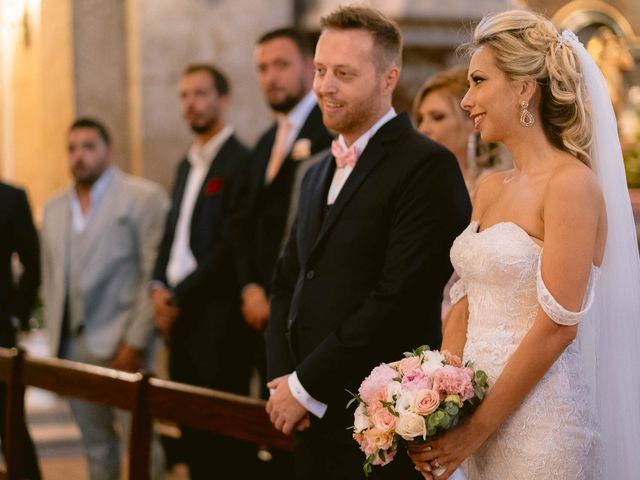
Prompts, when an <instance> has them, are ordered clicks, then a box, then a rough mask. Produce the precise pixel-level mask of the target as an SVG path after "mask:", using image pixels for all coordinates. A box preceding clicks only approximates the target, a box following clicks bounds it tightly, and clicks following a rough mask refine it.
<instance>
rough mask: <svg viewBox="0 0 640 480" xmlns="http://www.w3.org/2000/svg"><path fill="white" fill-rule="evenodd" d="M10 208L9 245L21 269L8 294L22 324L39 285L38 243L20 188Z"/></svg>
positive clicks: (26, 202) (28, 209) (25, 325)
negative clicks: (12, 223) (12, 209)
mask: <svg viewBox="0 0 640 480" xmlns="http://www.w3.org/2000/svg"><path fill="white" fill-rule="evenodd" d="M14 208H15V212H14V217H13V218H14V221H15V224H14V229H13V235H12V240H13V246H12V247H13V251H14V252H16V253H17V254H18V257H19V259H20V263H21V264H22V267H23V273H22V276H21V277H20V282H19V284H18V286H17V289H16V292H15V295H12V298H13V302H12V303H13V304H12V306H11V313H12V314H13V315H14V316H16V317H17V318H18V319H19V320H20V323H21V325H22V326H23V327H27V326H28V321H29V316H30V314H31V311H32V310H33V307H34V305H35V302H36V298H37V294H38V287H39V286H40V245H39V242H38V233H37V232H36V229H35V226H34V225H33V218H32V216H31V209H30V208H29V202H28V200H27V195H26V194H25V192H24V191H22V190H17V196H16V203H15V205H14Z"/></svg>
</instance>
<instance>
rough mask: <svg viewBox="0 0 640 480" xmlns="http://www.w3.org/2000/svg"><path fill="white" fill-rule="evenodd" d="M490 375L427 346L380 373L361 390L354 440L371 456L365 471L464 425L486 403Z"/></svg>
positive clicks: (382, 367) (380, 368)
mask: <svg viewBox="0 0 640 480" xmlns="http://www.w3.org/2000/svg"><path fill="white" fill-rule="evenodd" d="M487 386H488V380H487V374H486V373H485V372H483V371H482V370H474V369H473V368H471V366H470V364H469V363H467V365H465V366H463V365H462V361H461V360H460V358H459V357H457V356H456V355H452V354H450V353H449V352H447V351H446V350H444V351H442V352H439V351H437V350H430V349H429V347H428V346H422V347H420V348H417V349H416V350H414V351H412V352H407V353H405V358H403V359H402V360H399V361H397V362H393V363H383V364H381V365H379V366H377V367H376V368H374V369H373V370H372V372H371V374H369V376H368V377H367V378H365V379H364V381H363V382H362V384H361V385H360V389H359V391H358V394H357V395H355V394H354V398H353V399H352V400H351V402H349V405H348V406H350V405H351V404H353V403H355V402H357V403H358V408H357V409H356V411H355V414H354V425H353V438H354V439H355V440H356V441H357V442H358V444H359V445H360V449H361V450H362V451H363V452H364V453H365V455H366V460H365V462H364V467H363V468H364V471H365V474H366V475H367V476H368V475H369V474H370V473H371V470H372V466H373V465H386V464H388V463H389V462H391V461H392V460H393V457H394V456H395V454H396V452H397V451H398V446H399V445H401V444H403V443H404V444H405V445H406V444H409V443H413V444H415V443H425V442H427V441H428V440H432V439H433V438H434V437H435V436H437V435H438V434H440V433H442V432H444V431H445V430H448V429H449V428H452V427H454V426H456V425H457V424H458V422H459V421H460V419H461V418H462V417H463V416H465V415H468V414H470V413H471V412H472V411H473V410H474V409H475V407H477V406H478V404H479V403H480V401H481V400H482V399H483V398H484V395H485V392H486V390H487Z"/></svg>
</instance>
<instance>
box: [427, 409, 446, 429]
mask: <svg viewBox="0 0 640 480" xmlns="http://www.w3.org/2000/svg"><path fill="white" fill-rule="evenodd" d="M450 419H451V416H450V415H449V414H448V413H447V412H445V411H444V410H440V409H438V410H436V411H435V412H433V413H432V414H431V415H429V418H428V419H427V434H428V435H433V434H435V433H436V432H437V430H438V428H448V427H449V420H450ZM432 432H433V433H432Z"/></svg>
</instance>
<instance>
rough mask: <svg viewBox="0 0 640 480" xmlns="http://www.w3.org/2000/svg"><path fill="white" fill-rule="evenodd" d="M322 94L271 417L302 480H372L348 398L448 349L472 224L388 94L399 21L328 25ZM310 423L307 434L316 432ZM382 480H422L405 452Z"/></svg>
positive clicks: (283, 298)
mask: <svg viewBox="0 0 640 480" xmlns="http://www.w3.org/2000/svg"><path fill="white" fill-rule="evenodd" d="M322 27H323V28H322V33H321V35H320V39H319V41H318V45H317V48H316V54H315V67H316V75H315V80H314V90H315V92H316V94H317V96H318V101H319V104H320V107H321V109H322V113H323V119H324V123H325V125H326V126H327V127H328V128H330V129H331V130H334V131H336V132H338V133H339V134H340V135H339V138H338V140H337V141H336V142H334V144H333V145H332V154H333V155H331V156H329V157H328V158H326V159H325V160H323V161H321V162H320V163H318V164H317V165H315V166H314V167H313V168H312V169H311V170H310V171H309V173H308V174H307V176H306V177H305V179H304V182H303V185H302V191H301V197H300V205H299V210H298V218H297V223H296V226H295V227H294V229H293V230H292V233H291V236H290V239H289V242H288V244H287V248H286V250H285V252H284V254H283V256H282V257H281V259H280V261H279V263H278V266H277V269H276V274H275V278H274V283H273V289H272V297H271V317H270V320H269V324H268V327H267V332H266V339H267V358H268V375H269V378H271V379H273V380H272V381H271V382H270V383H269V387H270V388H271V389H272V391H273V393H272V395H271V398H270V400H269V402H268V405H267V411H268V412H269V414H270V417H271V420H272V422H273V423H274V425H275V426H276V428H278V429H280V430H282V431H284V432H285V433H290V432H292V431H294V430H298V431H299V433H297V434H296V469H297V473H298V478H301V479H312V478H313V479H316V478H318V479H320V478H332V479H355V478H362V477H363V475H364V474H363V471H362V462H363V461H364V459H365V458H364V455H363V454H362V452H360V451H359V450H358V447H357V445H356V442H355V441H354V440H353V439H352V438H351V431H350V430H348V427H350V426H352V425H353V412H352V411H347V410H346V409H345V404H346V402H347V401H348V399H349V397H348V395H347V394H346V393H345V389H348V390H350V391H357V389H358V387H359V385H360V383H361V381H362V380H363V378H364V377H365V376H366V375H367V374H368V373H369V372H370V371H371V369H372V368H373V367H375V366H376V365H377V364H379V363H380V362H385V361H392V360H396V359H398V358H399V357H401V354H402V352H404V351H406V350H408V349H410V348H411V347H416V346H419V345H421V344H430V345H432V346H434V347H437V346H439V344H440V341H441V330H440V303H441V300H442V289H443V287H444V285H445V283H446V281H447V279H448V278H449V276H450V275H451V272H452V267H451V264H450V262H449V248H450V246H451V244H452V242H453V240H454V238H455V237H456V236H457V235H458V234H459V233H460V232H461V231H462V230H463V228H464V227H465V225H466V224H467V222H468V220H469V216H470V202H469V197H468V195H467V192H466V188H465V185H464V181H463V178H462V175H461V173H460V170H459V168H458V166H457V163H456V160H455V158H454V156H453V155H452V154H451V152H449V151H447V150H446V149H444V148H443V147H442V146H440V145H438V144H436V143H434V142H432V141H430V140H428V139H426V138H424V137H422V136H421V135H420V134H419V133H417V132H416V131H415V130H414V129H413V127H412V126H411V123H410V121H409V118H408V117H407V116H406V114H403V115H396V113H395V111H394V110H393V108H392V107H391V96H392V93H393V90H394V88H395V86H396V84H397V82H398V77H399V74H400V58H401V37H400V32H399V30H398V28H397V26H396V25H395V24H393V23H392V22H391V21H390V20H388V19H387V18H386V17H384V16H383V15H382V14H381V13H380V12H378V11H376V10H373V9H369V8H366V7H342V8H340V9H338V10H337V11H335V12H333V13H331V14H330V15H329V16H327V17H326V18H324V19H323V20H322ZM309 423H310V425H309ZM375 475H376V476H377V475H380V478H403V479H405V478H406V479H409V478H420V475H419V474H418V473H417V472H416V471H415V470H414V469H413V465H411V463H410V462H409V461H408V459H407V456H406V455H398V456H396V458H395V460H394V461H393V462H392V463H391V464H390V465H387V466H385V467H384V468H380V469H376V472H375Z"/></svg>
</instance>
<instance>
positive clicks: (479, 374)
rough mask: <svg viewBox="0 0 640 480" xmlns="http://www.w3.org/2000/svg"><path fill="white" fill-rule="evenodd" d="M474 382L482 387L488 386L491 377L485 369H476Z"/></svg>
mask: <svg viewBox="0 0 640 480" xmlns="http://www.w3.org/2000/svg"><path fill="white" fill-rule="evenodd" d="M473 383H474V384H475V385H479V386H481V387H486V386H487V385H488V384H489V377H488V376H487V374H486V373H485V372H484V371H483V370H476V373H475V375H474V376H473Z"/></svg>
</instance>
